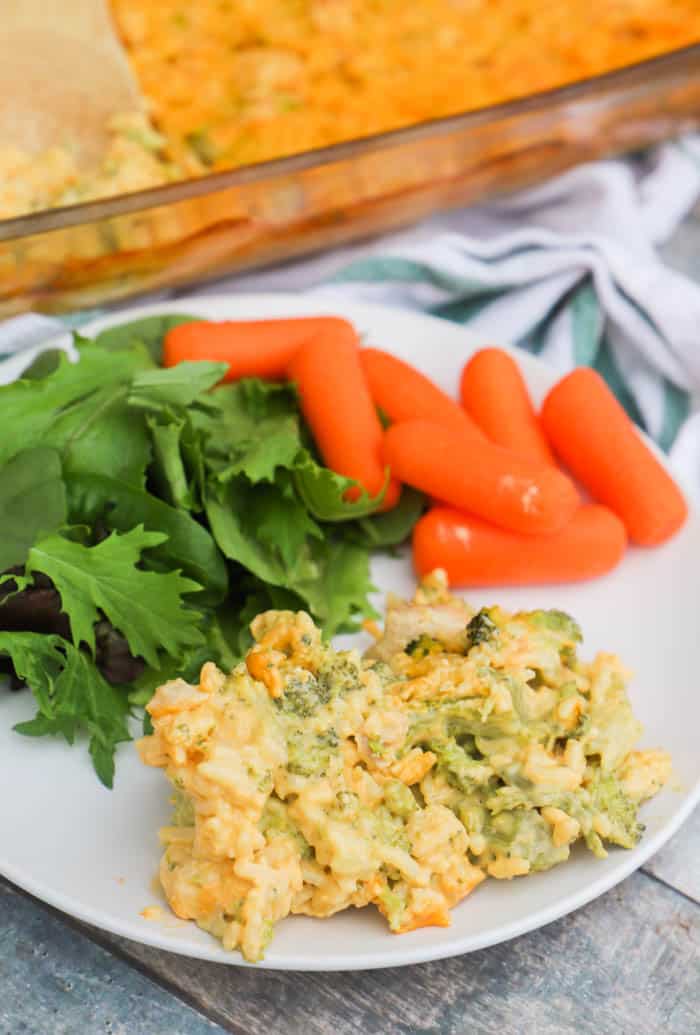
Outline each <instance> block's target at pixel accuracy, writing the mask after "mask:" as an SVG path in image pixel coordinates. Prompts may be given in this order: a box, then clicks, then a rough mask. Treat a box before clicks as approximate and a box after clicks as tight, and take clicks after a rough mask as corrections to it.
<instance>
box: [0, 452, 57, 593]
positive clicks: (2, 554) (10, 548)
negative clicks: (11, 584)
mask: <svg viewBox="0 0 700 1035" xmlns="http://www.w3.org/2000/svg"><path fill="white" fill-rule="evenodd" d="M66 517H67V506H66V490H65V486H64V484H63V477H62V472H61V458H60V457H59V455H58V453H57V452H56V450H55V449H48V448H46V447H43V446H37V447H36V448H34V449H25V450H24V451H23V452H22V453H18V454H17V456H15V457H13V458H12V460H10V461H9V462H8V463H7V464H5V466H4V467H3V468H2V470H0V529H1V530H2V534H1V535H0V572H1V571H5V570H6V569H7V568H12V567H15V566H17V565H20V564H24V562H25V561H26V559H27V555H28V553H29V550H30V548H31V546H32V545H33V544H34V542H35V541H36V540H37V539H38V538H40V537H41V536H43V535H46V534H47V533H49V532H54V531H55V530H56V529H57V528H60V526H61V525H63V524H65V521H66Z"/></svg>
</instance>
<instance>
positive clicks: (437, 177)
mask: <svg viewBox="0 0 700 1035" xmlns="http://www.w3.org/2000/svg"><path fill="white" fill-rule="evenodd" d="M699 124H700V44H696V45H693V46H691V47H686V48H684V49H682V50H676V51H673V52H671V53H669V54H665V55H663V56H661V57H657V58H654V59H651V60H648V61H644V62H642V63H640V64H636V65H632V66H629V67H627V68H624V69H621V70H618V71H615V72H609V73H606V74H605V75H601V76H596V77H595V78H591V79H587V80H584V81H582V82H578V83H575V84H573V85H570V86H565V87H560V88H558V89H555V90H549V91H546V92H544V93H539V94H534V95H532V96H529V97H526V98H523V99H521V100H517V101H512V102H508V103H505V104H498V105H494V106H493V107H489V108H484V109H480V110H478V111H473V112H468V113H466V114H463V115H457V116H452V117H450V118H443V119H437V120H434V121H430V122H424V123H421V124H419V125H416V126H412V127H409V128H407V129H401V130H396V131H394V132H390V133H384V134H380V135H377V136H372V137H366V138H362V139H357V140H352V141H349V142H346V143H341V144H336V145H334V146H332V147H326V148H322V149H319V150H314V151H308V152H305V153H303V154H299V155H294V156H293V157H290V158H283V159H279V160H275V161H269V162H263V163H260V164H257V165H251V166H247V167H243V168H238V169H235V170H231V171H229V172H223V173H217V174H214V175H210V176H205V177H202V178H199V179H191V180H186V181H182V182H179V183H175V184H170V185H168V186H167V187H159V188H156V189H153V190H145V191H139V192H137V193H133V194H125V195H120V196H118V197H114V198H109V199H107V200H102V201H97V202H89V203H86V204H78V205H71V206H68V207H66V208H61V209H52V210H48V211H44V212H37V213H32V214H30V215H26V216H20V217H18V218H15V219H6V220H2V221H0V316H9V315H11V314H13V313H18V312H22V311H24V310H27V309H35V310H40V311H45V312H60V311H65V310H69V309H78V308H83V307H90V306H96V305H101V304H103V303H107V302H110V301H114V300H117V299H124V298H128V297H130V296H133V295H137V294H139V293H143V292H146V291H151V290H154V289H160V288H166V287H174V286H176V285H177V286H181V285H185V284H188V283H191V282H193V281H196V280H203V279H207V278H214V277H218V276H221V275H223V274H224V273H230V272H232V271H236V270H244V269H245V270H247V269H251V268H252V267H256V266H262V265H266V264H269V263H273V262H276V261H279V260H281V259H289V258H291V257H293V256H299V255H303V254H306V253H310V252H313V251H318V250H321V249H325V248H329V247H333V246H335V245H340V244H343V243H346V242H348V241H350V240H353V239H357V238H361V237H368V236H371V235H373V234H377V233H379V232H381V231H386V230H389V229H391V228H394V227H398V226H401V225H404V224H407V223H411V222H414V221H416V220H418V219H420V218H421V217H423V216H426V215H428V214H429V213H431V212H434V211H436V210H439V209H446V208H450V207H454V206H457V205H465V204H469V203H471V202H475V201H480V200H483V199H485V198H489V197H493V196H495V195H497V194H500V193H503V192H507V191H510V190H513V189H515V188H518V187H522V186H525V185H527V184H530V183H532V182H534V181H537V180H542V179H545V178H546V177H549V176H551V175H553V174H554V173H557V172H560V171H562V170H563V169H566V168H568V167H569V166H571V165H574V164H576V163H578V162H582V161H587V160H590V159H592V158H597V157H600V156H602V155H610V154H615V153H619V152H623V151H631V150H634V149H638V148H641V147H645V146H647V145H649V144H651V143H654V142H656V141H659V140H662V139H663V138H665V137H668V136H671V135H673V134H676V133H680V132H684V131H686V130H689V129H692V128H695V127H696V126H698V125H699Z"/></svg>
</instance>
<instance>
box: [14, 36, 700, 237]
mask: <svg viewBox="0 0 700 1035" xmlns="http://www.w3.org/2000/svg"><path fill="white" fill-rule="evenodd" d="M693 57H696V58H698V59H699V60H700V41H698V42H697V43H691V44H689V45H688V46H685V47H679V48H676V49H674V50H670V51H666V52H665V53H663V54H659V55H657V56H656V57H652V58H645V59H644V60H643V61H637V62H635V63H634V64H631V65H625V66H623V67H621V68H616V69H612V70H610V71H606V72H601V73H600V74H598V75H595V76H589V77H588V78H586V79H580V80H577V81H576V82H573V83H567V84H565V85H563V86H555V87H552V88H550V89H546V90H540V91H538V92H536V93H532V94H528V95H526V96H525V97H520V98H516V99H514V100H508V101H501V102H499V103H498V104H492V105H489V106H487V107H485V108H475V109H474V110H470V111H465V112H458V113H457V114H455V115H446V116H441V117H440V118H435V119H425V120H423V121H421V122H417V123H412V124H411V125H409V126H403V127H400V128H398V129H393V130H386V131H384V132H382V133H373V134H370V135H367V136H362V137H353V138H352V139H351V140H345V141H340V142H339V143H336V144H330V145H328V146H326V147H320V148H312V149H309V150H306V151H300V152H299V153H297V154H293V155H288V156H286V157H283V158H272V159H268V160H266V161H263V162H255V163H253V164H251V165H243V166H237V167H235V168H233V169H224V170H222V171H221V172H216V173H207V174H206V175H204V176H197V177H189V178H187V179H183V180H177V181H175V182H173V183H169V184H166V185H164V186H159V187H148V188H146V189H143V190H138V191H131V192H129V193H122V194H115V195H113V196H110V197H106V198H99V199H96V200H94V201H81V202H77V203H75V204H72V205H64V206H60V207H55V208H49V209H41V210H39V211H37V212H28V213H25V214H24V215H20V216H13V217H12V218H9V219H0V241H13V240H17V239H21V238H24V237H29V236H34V235H36V234H40V233H44V232H50V231H54V230H60V229H62V228H67V227H74V226H81V225H84V224H89V223H93V222H97V221H99V220H102V219H109V218H113V217H116V216H122V215H128V214H133V213H137V212H143V211H145V210H149V209H153V208H160V207H162V206H165V205H168V204H176V203H178V202H181V201H185V200H188V199H193V198H198V197H202V196H205V195H211V194H218V193H219V192H221V191H224V190H227V189H230V188H232V187H237V186H243V185H246V184H250V183H257V182H264V181H265V180H268V179H273V178H275V177H279V176H284V175H289V174H293V173H297V172H301V171H303V170H306V169H310V168H316V167H320V166H324V165H330V164H333V163H334V162H338V161H343V160H346V159H349V158H355V157H359V156H362V155H367V154H372V153H378V152H381V151H385V150H389V149H392V148H395V147H398V146H401V145H403V144H410V143H413V142H416V141H420V140H425V139H427V138H430V137H433V136H444V135H447V134H449V133H451V132H454V131H459V130H463V129H465V128H469V127H470V126H479V125H484V124H486V123H488V122H490V121H495V120H496V119H500V118H508V117H513V116H517V115H525V114H529V113H533V112H536V111H542V110H546V109H547V108H550V107H552V106H555V105H557V104H560V103H562V102H566V101H567V100H568V101H578V100H581V99H587V98H589V97H591V96H595V95H597V94H599V93H600V92H601V91H603V90H604V89H605V88H606V87H613V88H614V87H616V86H624V85H625V83H630V84H632V83H634V82H635V81H636V80H637V79H638V77H639V76H640V73H641V74H643V75H645V76H646V75H647V74H653V73H654V72H658V71H659V70H661V71H663V70H668V69H672V68H673V66H674V65H676V64H681V63H682V62H683V61H684V59H687V58H693Z"/></svg>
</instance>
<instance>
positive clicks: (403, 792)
mask: <svg viewBox="0 0 700 1035" xmlns="http://www.w3.org/2000/svg"><path fill="white" fill-rule="evenodd" d="M384 804H385V805H386V807H387V808H388V810H389V812H391V813H393V815H394V816H400V817H401V818H403V819H405V818H406V817H407V816H410V815H411V813H412V812H415V811H416V808H417V807H418V806H417V804H416V799H415V797H414V796H413V792H412V791H411V789H410V787H407V786H406V784H405V783H401V781H400V780H387V782H386V783H385V784H384Z"/></svg>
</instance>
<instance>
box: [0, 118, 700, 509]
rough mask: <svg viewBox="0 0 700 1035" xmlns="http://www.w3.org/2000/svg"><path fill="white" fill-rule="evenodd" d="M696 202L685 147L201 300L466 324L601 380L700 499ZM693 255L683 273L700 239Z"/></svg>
mask: <svg viewBox="0 0 700 1035" xmlns="http://www.w3.org/2000/svg"><path fill="white" fill-rule="evenodd" d="M699 196H700V138H699V137H687V138H684V139H683V140H681V141H679V142H674V143H670V144H666V145H664V146H662V147H660V148H658V149H656V150H655V151H653V152H649V153H645V154H643V155H639V156H634V157H631V158H628V159H626V160H619V161H602V162H594V163H590V164H588V165H582V166H579V167H577V168H575V169H572V170H571V171H569V172H567V173H565V174H563V175H562V176H559V177H557V178H556V179H554V180H551V181H549V182H547V183H545V184H543V185H541V186H538V187H536V188H534V189H530V190H527V191H524V192H520V193H517V194H514V195H511V196H509V197H507V198H504V199H501V200H499V201H495V202H492V203H490V204H487V205H481V206H475V207H472V208H467V209H462V210H459V211H456V212H452V213H448V214H444V215H441V216H436V217H434V218H432V219H430V220H426V221H425V222H423V223H422V224H420V225H419V226H417V227H414V228H412V229H410V230H407V231H404V232H402V233H397V234H393V235H391V236H387V237H383V238H380V239H378V240H377V241H375V242H373V243H372V244H369V245H367V244H364V245H358V246H351V247H348V248H343V249H338V250H336V251H334V252H330V253H327V254H325V255H323V256H320V257H316V258H314V259H312V260H306V261H301V262H295V263H292V264H286V265H284V266H280V267H277V268H275V269H272V270H268V271H264V272H258V273H254V274H249V275H243V276H237V277H231V278H227V279H225V280H223V281H219V282H218V283H216V284H210V285H207V287H206V288H205V289H201V288H200V289H199V290H198V292H197V293H199V294H208V293H221V292H227V291H236V292H242V291H265V290H268V291H270V290H274V291H294V292H297V291H299V290H308V291H311V292H314V293H315V294H317V295H318V296H319V299H320V298H323V297H325V298H327V299H328V300H330V299H331V298H332V297H333V295H335V296H338V295H339V294H340V295H342V296H344V297H346V298H347V297H352V298H356V299H362V300H368V301H375V302H384V303H390V304H392V305H401V306H405V307H410V308H413V309H415V310H420V311H423V312H429V313H431V314H434V315H438V316H442V317H444V318H446V319H449V320H454V321H458V322H460V323H464V324H466V325H468V326H469V328H470V330H471V331H472V332H474V333H476V334H477V335H478V336H479V337H481V338H483V340H484V343H492V344H493V343H495V344H497V343H502V342H508V343H514V344H517V345H519V346H521V347H522V348H525V349H528V350H529V351H531V352H536V353H538V354H539V355H540V356H542V358H544V359H545V360H547V361H548V362H550V363H551V364H553V365H554V366H555V367H556V368H557V369H558V370H559V371H561V372H564V371H566V370H568V369H570V368H571V367H573V366H576V365H582V364H584V365H588V366H594V367H595V368H596V369H597V370H599V371H600V373H601V374H602V375H603V376H604V377H605V379H606V380H607V381H608V383H609V384H610V385H611V387H612V388H613V390H614V391H615V393H616V394H617V396H618V398H619V399H620V400H621V402H622V404H623V405H624V406H625V408H626V409H627V411H628V413H630V414H631V416H632V417H633V418H634V419H635V420H636V421H637V422H638V423H639V424H640V425H641V426H642V427H643V428H645V429H646V431H647V432H648V433H649V434H650V435H651V436H652V437H653V438H654V439H655V440H656V441H657V442H658V443H659V445H661V446H662V448H664V449H666V450H670V451H671V460H672V463H673V465H674V467H675V469H676V472H677V473H678V474H679V476H680V477H681V479H682V480H683V481H684V483H685V485H686V487H687V488H688V489H689V491H691V492H692V493H693V494H695V495H697V497H698V498H700V220H698V222H697V229H696V230H695V238H694V241H695V248H694V255H695V263H696V276H697V281H695V280H693V279H692V278H691V277H690V276H687V275H683V274H681V273H679V272H676V271H675V270H674V269H672V268H670V267H669V266H668V265H667V264H665V263H664V261H663V259H662V246H663V244H664V242H665V241H666V240H667V239H668V238H669V237H670V236H671V235H672V234H673V233H674V231H675V230H676V229H677V227H678V225H679V224H680V223H681V221H682V220H683V219H684V217H685V216H686V215H687V214H688V212H689V211H690V210H691V209H692V207H693V206H694V204H695V203H696V202H697V200H698V197H699ZM690 253H691V254H690V255H689V257H688V259H687V261H686V263H685V264H686V265H692V261H693V248H692V235H691V248H690ZM158 297H159V298H163V297H167V296H164V295H163V294H162V293H161V294H160V295H159V296H158ZM173 297H176V296H173ZM94 315H95V314H94V313H89V314H79V315H77V316H75V317H73V318H72V320H71V321H70V324H71V325H72V326H75V325H76V324H80V323H81V322H83V320H84V319H86V318H89V317H92V316H94ZM56 326H65V323H64V324H57V323H56V321H54V320H49V319H47V318H45V317H37V316H31V315H30V316H25V317H18V318H15V319H14V320H10V321H6V322H5V323H4V324H2V325H0V354H1V353H8V352H11V351H13V349H15V348H24V347H30V348H31V350H32V352H34V351H35V347H36V346H37V344H38V343H39V342H40V341H41V340H42V339H45V337H46V334H47V332H50V331H53V330H54V329H55V327H56ZM15 362H16V363H20V364H21V360H19V357H17V359H16V360H15ZM10 364H11V365H13V366H14V364H13V363H12V361H10ZM3 373H5V372H3ZM6 376H7V374H5V377H6ZM5 377H3V378H2V379H3V380H4V379H5ZM696 410H697V411H698V412H697V413H696Z"/></svg>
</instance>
